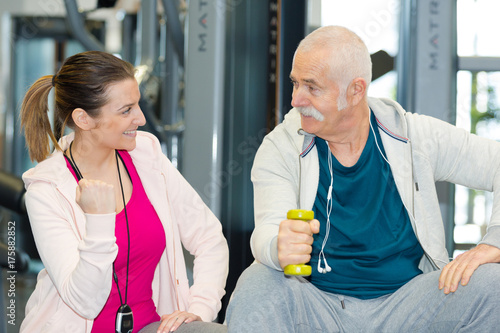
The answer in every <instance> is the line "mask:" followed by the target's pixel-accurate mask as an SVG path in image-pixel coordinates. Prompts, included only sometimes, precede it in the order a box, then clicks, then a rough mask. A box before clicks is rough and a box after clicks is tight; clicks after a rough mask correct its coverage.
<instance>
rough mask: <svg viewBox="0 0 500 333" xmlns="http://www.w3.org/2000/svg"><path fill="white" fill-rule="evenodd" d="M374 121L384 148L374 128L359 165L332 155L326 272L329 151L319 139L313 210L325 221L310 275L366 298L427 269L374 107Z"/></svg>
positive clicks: (332, 288) (323, 285) (331, 288)
mask: <svg viewBox="0 0 500 333" xmlns="http://www.w3.org/2000/svg"><path fill="white" fill-rule="evenodd" d="M370 121H371V124H372V126H373V129H374V132H375V135H376V138H377V142H378V145H379V147H380V151H379V148H377V145H376V142H375V139H374V136H373V131H372V130H371V129H370V134H369V137H368V140H367V142H366V145H365V147H364V149H363V152H362V153H361V156H360V158H359V160H358V161H357V163H356V164H355V165H353V166H352V167H344V166H343V165H341V164H340V163H339V162H338V161H337V159H336V158H335V156H333V154H332V156H331V157H332V171H333V189H332V209H331V214H330V234H329V238H328V241H327V243H326V245H325V248H324V251H323V252H324V254H325V257H326V260H327V262H328V264H329V265H330V267H331V268H332V270H331V271H330V272H329V273H326V274H322V273H319V272H318V270H317V267H318V254H319V253H320V250H321V245H322V243H323V239H324V238H325V234H326V228H325V226H326V223H327V222H326V221H327V214H326V207H327V195H328V188H329V186H330V179H331V177H330V171H329V168H328V154H330V152H329V150H328V146H327V142H326V141H324V140H323V139H320V138H316V139H315V140H316V147H317V149H318V158H319V166H320V167H319V169H320V176H319V186H318V192H317V195H316V200H315V202H314V207H313V210H314V214H315V218H317V219H318V220H319V221H320V224H321V227H320V232H319V234H316V235H314V243H313V250H312V254H311V262H310V264H311V266H312V267H313V273H312V275H311V277H310V281H311V283H313V284H314V285H315V286H316V287H318V288H319V289H321V290H324V291H327V292H331V293H336V294H342V295H348V296H353V297H357V298H361V299H369V298H376V297H379V296H382V295H386V294H389V293H392V292H394V291H396V290H397V289H398V288H400V287H401V286H402V285H404V284H405V283H407V282H408V281H409V280H411V279H412V278H413V277H415V276H416V275H418V274H420V273H422V271H421V270H420V269H419V268H418V263H419V262H420V259H421V257H422V255H423V249H422V247H421V246H420V244H419V242H418V241H417V238H416V236H415V233H414V231H413V229H412V226H411V223H410V219H409V217H408V213H407V211H406V209H405V207H404V205H403V202H402V201H401V197H400V196H399V193H398V190H397V188H396V184H395V182H394V178H393V177H392V172H391V169H390V166H389V164H388V163H387V162H386V161H385V160H384V158H383V157H382V154H384V156H386V155H385V151H384V147H383V146H382V140H381V138H380V135H379V132H378V129H377V123H376V119H375V116H374V115H373V113H371V119H370ZM321 264H322V266H323V267H324V263H323V262H322V263H321Z"/></svg>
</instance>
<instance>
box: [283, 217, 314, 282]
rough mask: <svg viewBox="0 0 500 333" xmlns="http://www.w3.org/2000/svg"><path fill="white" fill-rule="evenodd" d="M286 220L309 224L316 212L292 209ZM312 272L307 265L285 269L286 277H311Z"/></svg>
mask: <svg viewBox="0 0 500 333" xmlns="http://www.w3.org/2000/svg"><path fill="white" fill-rule="evenodd" d="M286 218H287V219H289V220H301V221H304V222H309V221H311V220H314V212H313V211H312V210H304V209H291V210H289V211H288V213H287V214H286ZM311 272H312V269H311V266H309V265H306V264H299V265H287V266H285V269H284V273H285V275H295V276H309V275H311Z"/></svg>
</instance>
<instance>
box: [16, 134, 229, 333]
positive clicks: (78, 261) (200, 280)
mask: <svg viewBox="0 0 500 333" xmlns="http://www.w3.org/2000/svg"><path fill="white" fill-rule="evenodd" d="M72 140H73V134H70V135H68V136H67V137H64V138H62V139H61V141H60V145H61V148H62V149H66V148H67V147H68V146H69V143H70V142H71V141H72ZM136 140H137V146H136V148H135V149H134V150H132V151H130V152H129V153H130V156H131V157H132V161H133V163H134V166H135V168H136V169H137V172H138V174H139V177H140V178H141V182H142V185H143V186H144V190H145V191H146V194H147V196H148V198H149V201H150V202H151V204H152V205H153V207H154V208H155V210H156V213H157V214H158V217H159V218H160V221H161V222H162V224H163V228H164V230H165V239H166V246H165V251H164V252H163V254H162V256H161V258H160V262H159V264H158V266H157V267H156V271H155V275H154V278H153V285H152V289H153V301H154V303H155V305H156V310H157V312H158V314H159V315H160V316H161V315H164V314H169V313H172V312H174V311H175V310H182V311H188V312H191V313H194V314H196V315H198V316H200V317H201V318H202V319H203V320H204V321H212V320H214V319H215V318H216V316H217V313H218V311H219V310H220V308H221V298H222V296H223V295H224V293H225V291H224V287H225V283H226V278H227V274H228V253H229V251H228V247H227V243H226V240H225V238H224V236H223V234H222V227H221V224H220V222H219V221H218V220H217V218H216V217H215V216H214V215H213V214H212V212H211V211H210V210H209V209H208V207H207V206H206V205H205V204H204V203H203V201H202V200H201V198H200V197H199V196H198V194H197V193H196V192H195V190H194V189H193V188H192V187H191V186H190V185H189V184H188V183H187V181H186V180H185V179H184V178H183V177H182V176H181V174H180V173H179V172H178V171H177V170H176V169H175V167H174V166H173V165H172V164H171V163H170V161H169V160H168V158H167V157H166V156H165V155H164V154H163V153H162V151H161V147H160V144H159V142H158V140H157V139H156V137H154V136H153V135H151V134H149V133H146V132H140V131H138V132H137V139H136ZM23 180H24V182H25V185H26V188H27V192H26V205H27V209H28V214H29V218H30V223H31V228H32V230H33V235H34V238H35V242H36V246H37V249H38V252H39V254H40V257H41V259H42V262H43V264H44V266H45V269H43V270H42V271H41V272H40V273H39V274H38V279H37V285H36V288H35V291H34V292H33V294H32V295H31V297H30V299H29V300H28V303H27V305H26V316H25V319H24V321H23V323H22V325H21V329H20V331H21V332H27V333H36V332H47V333H49V332H51V333H52V332H57V333H59V332H60V333H64V332H68V333H69V332H71V333H79V332H82V333H89V332H90V331H91V329H92V323H93V319H94V318H95V317H96V316H97V315H98V314H99V312H100V311H101V309H102V308H103V306H104V304H105V303H106V300H107V298H108V296H109V292H110V291H111V283H112V264H113V261H114V260H115V258H116V255H117V253H118V248H117V246H116V243H115V213H112V214H103V215H97V214H92V215H89V214H84V213H83V211H82V210H81V208H80V206H79V205H78V204H77V203H76V201H75V195H76V186H77V184H76V181H75V179H74V177H73V175H72V174H71V172H70V171H69V170H68V168H67V166H66V161H65V159H64V156H63V154H62V153H61V152H60V151H56V152H54V153H53V154H52V155H51V156H50V157H49V158H48V159H46V160H44V161H42V162H40V163H39V164H38V165H37V166H36V167H34V168H32V169H30V170H28V171H26V172H25V173H24V175H23ZM181 243H182V244H181ZM182 246H184V247H185V249H186V250H188V251H189V252H190V253H191V254H193V255H194V257H195V260H194V270H193V280H194V281H193V285H192V286H191V287H190V286H189V282H188V277H187V272H186V264H185V261H184V255H183V248H182Z"/></svg>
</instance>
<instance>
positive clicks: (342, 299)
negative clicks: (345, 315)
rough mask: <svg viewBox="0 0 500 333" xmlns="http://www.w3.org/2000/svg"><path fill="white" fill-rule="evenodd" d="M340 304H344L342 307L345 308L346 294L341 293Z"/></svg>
mask: <svg viewBox="0 0 500 333" xmlns="http://www.w3.org/2000/svg"><path fill="white" fill-rule="evenodd" d="M339 300H340V304H342V309H345V303H344V296H342V295H339Z"/></svg>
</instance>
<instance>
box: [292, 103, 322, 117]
mask: <svg viewBox="0 0 500 333" xmlns="http://www.w3.org/2000/svg"><path fill="white" fill-rule="evenodd" d="M296 109H297V111H299V113H300V114H301V115H303V116H306V117H313V118H314V119H316V120H317V121H323V120H325V116H323V115H322V114H321V112H319V111H318V110H316V109H315V108H314V107H313V106H308V107H303V106H298V107H296Z"/></svg>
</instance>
